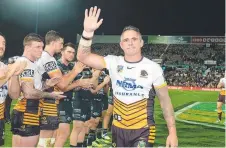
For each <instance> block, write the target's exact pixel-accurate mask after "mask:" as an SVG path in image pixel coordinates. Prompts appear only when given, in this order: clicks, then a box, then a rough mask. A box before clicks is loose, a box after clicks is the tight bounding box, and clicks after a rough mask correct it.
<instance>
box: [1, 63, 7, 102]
mask: <svg viewBox="0 0 226 148" xmlns="http://www.w3.org/2000/svg"><path fill="white" fill-rule="evenodd" d="M0 67H6V65H5V64H4V63H2V62H0ZM7 94H8V85H7V83H5V84H3V85H2V86H1V87H0V104H2V103H4V102H5V99H6V96H7Z"/></svg>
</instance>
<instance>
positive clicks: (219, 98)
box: [217, 94, 226, 104]
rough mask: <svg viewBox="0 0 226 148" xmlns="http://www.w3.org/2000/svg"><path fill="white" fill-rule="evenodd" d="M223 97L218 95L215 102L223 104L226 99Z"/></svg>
mask: <svg viewBox="0 0 226 148" xmlns="http://www.w3.org/2000/svg"><path fill="white" fill-rule="evenodd" d="M225 97H226V96H225V95H221V94H219V97H218V100H217V102H222V103H224V104H225V99H226V98H225Z"/></svg>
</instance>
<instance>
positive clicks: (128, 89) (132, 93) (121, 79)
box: [104, 55, 166, 130]
mask: <svg viewBox="0 0 226 148" xmlns="http://www.w3.org/2000/svg"><path fill="white" fill-rule="evenodd" d="M104 59H105V64H106V68H107V69H108V70H109V75H110V78H111V82H112V88H113V96H114V99H113V104H114V109H113V114H114V115H113V117H114V120H113V125H114V126H117V127H120V128H123V129H140V128H145V127H148V126H150V125H151V126H152V125H155V122H154V97H155V93H154V90H153V86H154V87H158V88H160V87H163V86H166V83H165V80H164V77H163V71H162V69H161V67H160V66H159V65H158V64H157V63H155V62H153V61H151V60H149V59H147V58H142V59H141V61H139V62H137V63H129V62H126V61H125V60H124V58H123V57H122V56H112V55H109V56H107V57H105V58H104ZM150 130H152V129H150Z"/></svg>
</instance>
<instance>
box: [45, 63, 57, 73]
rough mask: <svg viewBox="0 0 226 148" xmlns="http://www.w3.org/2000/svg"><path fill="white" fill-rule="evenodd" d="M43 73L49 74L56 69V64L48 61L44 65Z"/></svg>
mask: <svg viewBox="0 0 226 148" xmlns="http://www.w3.org/2000/svg"><path fill="white" fill-rule="evenodd" d="M44 68H45V71H46V72H50V71H53V70H55V69H57V64H56V62H54V61H50V62H48V63H46V64H45V65H44Z"/></svg>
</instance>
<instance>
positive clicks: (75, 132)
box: [70, 120, 84, 147]
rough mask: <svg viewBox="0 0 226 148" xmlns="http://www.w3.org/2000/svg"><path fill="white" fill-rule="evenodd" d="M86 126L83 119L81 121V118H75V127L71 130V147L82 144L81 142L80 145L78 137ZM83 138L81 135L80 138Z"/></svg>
mask: <svg viewBox="0 0 226 148" xmlns="http://www.w3.org/2000/svg"><path fill="white" fill-rule="evenodd" d="M83 127H84V122H83V121H79V120H73V128H72V131H71V135H70V145H71V147H78V146H80V145H81V144H80V143H79V145H78V142H80V141H78V137H79V134H80V132H82V130H83ZM79 140H81V135H80V139H79Z"/></svg>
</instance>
